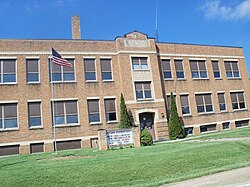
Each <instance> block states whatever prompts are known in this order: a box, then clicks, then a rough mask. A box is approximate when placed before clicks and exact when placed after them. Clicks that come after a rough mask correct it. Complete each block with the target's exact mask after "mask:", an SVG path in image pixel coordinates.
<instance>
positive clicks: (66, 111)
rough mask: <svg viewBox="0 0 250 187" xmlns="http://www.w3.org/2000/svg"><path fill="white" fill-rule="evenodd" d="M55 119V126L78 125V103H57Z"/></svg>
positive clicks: (55, 105)
mask: <svg viewBox="0 0 250 187" xmlns="http://www.w3.org/2000/svg"><path fill="white" fill-rule="evenodd" d="M53 103H54V119H55V125H72V124H78V109H77V101H76V100H70V101H55V102H53Z"/></svg>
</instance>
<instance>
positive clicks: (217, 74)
mask: <svg viewBox="0 0 250 187" xmlns="http://www.w3.org/2000/svg"><path fill="white" fill-rule="evenodd" d="M212 66H213V71H214V78H220V69H219V62H218V61H212Z"/></svg>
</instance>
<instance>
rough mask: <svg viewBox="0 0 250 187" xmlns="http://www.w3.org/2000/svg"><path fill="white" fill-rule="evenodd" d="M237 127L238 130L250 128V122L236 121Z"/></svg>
mask: <svg viewBox="0 0 250 187" xmlns="http://www.w3.org/2000/svg"><path fill="white" fill-rule="evenodd" d="M235 126H236V128H238V127H246V126H249V120H242V121H236V122H235Z"/></svg>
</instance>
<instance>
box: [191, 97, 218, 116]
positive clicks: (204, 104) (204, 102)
mask: <svg viewBox="0 0 250 187" xmlns="http://www.w3.org/2000/svg"><path fill="white" fill-rule="evenodd" d="M198 95H200V96H202V104H203V105H197V98H196V96H198ZM205 95H210V99H211V105H212V111H208V112H207V109H206V106H207V105H208V104H206V101H205ZM195 102H196V110H197V114H198V115H202V114H212V113H214V103H213V97H212V93H195ZM198 106H203V109H204V112H199V110H198Z"/></svg>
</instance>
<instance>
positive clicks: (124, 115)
mask: <svg viewBox="0 0 250 187" xmlns="http://www.w3.org/2000/svg"><path fill="white" fill-rule="evenodd" d="M126 128H130V119H129V115H128V111H127V107H126V104H125V100H124V97H123V94H121V99H120V129H126Z"/></svg>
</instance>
